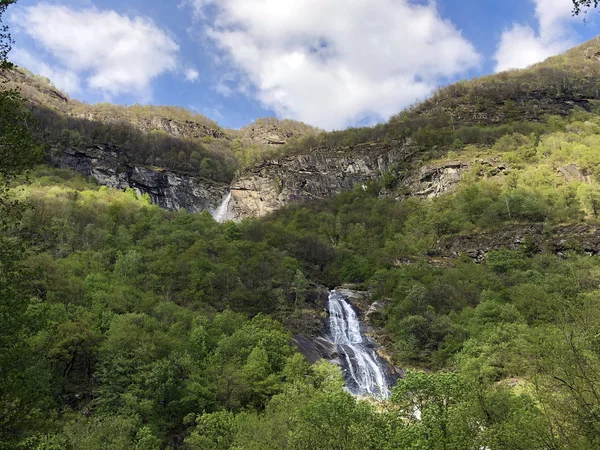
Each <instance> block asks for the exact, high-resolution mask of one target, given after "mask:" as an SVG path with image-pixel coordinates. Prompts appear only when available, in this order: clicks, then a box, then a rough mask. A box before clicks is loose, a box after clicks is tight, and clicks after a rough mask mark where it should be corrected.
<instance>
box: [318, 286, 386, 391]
mask: <svg viewBox="0 0 600 450" xmlns="http://www.w3.org/2000/svg"><path fill="white" fill-rule="evenodd" d="M329 324H330V333H331V338H332V340H333V343H334V344H337V346H338V350H339V352H340V355H341V359H342V361H341V362H342V365H343V366H344V372H345V373H344V376H345V378H346V384H347V387H348V390H349V391H350V392H352V393H353V394H355V395H373V396H375V397H379V398H387V397H389V395H390V390H389V386H388V382H387V376H386V374H385V372H384V370H383V365H382V364H381V360H380V358H379V357H378V356H377V353H376V352H375V350H374V349H373V348H372V346H371V345H370V343H369V342H368V341H367V340H366V338H365V337H364V336H363V334H362V333H361V331H360V321H359V320H358V317H357V315H356V312H355V311H354V309H353V308H352V306H351V305H350V304H349V303H348V302H347V301H346V298H345V297H344V296H343V295H342V294H341V293H339V292H337V291H331V293H330V294H329Z"/></svg>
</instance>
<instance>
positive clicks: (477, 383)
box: [0, 40, 600, 450]
mask: <svg viewBox="0 0 600 450" xmlns="http://www.w3.org/2000/svg"><path fill="white" fill-rule="evenodd" d="M598 54H600V47H599V45H598V43H597V42H596V41H595V40H594V41H590V42H588V43H586V44H584V45H583V46H581V47H578V48H576V49H573V50H571V51H569V52H567V53H565V54H564V55H561V56H559V57H556V58H551V59H549V60H548V61H546V62H544V63H542V64H539V65H536V66H533V67H531V68H529V69H526V70H521V71H513V72H509V73H504V74H497V75H492V76H489V77H483V78H481V79H476V80H471V81H464V82H460V83H457V84H455V85H452V86H449V87H447V88H443V89H440V90H439V91H438V92H437V93H435V94H434V95H433V96H432V97H431V98H430V99H429V100H427V101H425V102H423V103H420V104H419V105H415V106H414V107H412V108H409V109H407V110H406V111H403V112H401V113H400V114H398V115H397V116H395V117H393V118H392V119H391V120H390V121H389V122H388V123H385V124H380V125H377V126H375V127H367V128H359V129H348V130H344V131H339V132H331V133H326V132H321V131H320V130H314V129H312V128H310V127H306V126H305V125H302V124H298V123H294V122H288V121H278V120H275V119H263V120H261V121H257V122H256V123H254V124H251V125H249V126H248V127H246V128H243V129H241V130H225V129H220V128H218V127H217V126H216V125H214V124H212V123H211V122H210V121H208V120H207V119H205V118H202V117H200V116H195V115H193V114H191V113H187V112H185V111H180V110H177V109H172V108H166V109H165V108H156V107H138V106H136V107H130V108H122V107H111V106H108V105H96V106H90V105H83V104H81V105H80V104H79V103H77V102H75V101H73V100H70V99H69V98H68V97H67V96H65V95H64V94H63V93H61V92H60V91H57V90H56V89H54V88H53V87H52V86H50V85H49V84H48V83H47V82H46V81H44V80H39V79H37V78H35V77H33V76H31V75H28V74H26V73H24V72H11V73H6V72H5V73H4V75H3V76H4V77H5V79H6V80H8V83H7V85H11V83H12V86H18V87H19V88H20V89H21V90H22V92H23V93H24V95H27V96H28V98H29V99H30V104H29V107H30V108H31V114H32V115H34V116H36V117H37V118H38V119H39V123H40V125H41V127H40V129H39V130H33V132H37V134H38V136H37V138H39V139H41V140H42V142H43V143H44V144H45V145H44V147H45V150H46V154H47V161H46V163H47V164H46V165H41V166H37V167H31V166H33V163H34V162H37V160H35V156H36V146H35V145H32V141H33V140H32V139H30V138H31V137H32V136H31V133H32V130H31V129H30V127H29V125H30V124H31V123H32V121H31V120H30V119H31V117H30V116H29V115H28V114H27V111H26V110H24V108H22V107H21V106H20V103H18V102H17V103H15V102H14V101H13V100H14V99H13V100H11V102H12V103H11V102H9V101H7V100H6V98H5V96H2V95H0V106H4V107H3V108H0V113H1V114H2V118H3V119H6V120H3V121H0V130H9V131H10V130H17V131H18V133H12V134H11V133H6V132H5V133H3V134H2V136H1V137H2V138H3V140H0V150H2V151H4V152H5V154H8V155H11V153H10V152H11V150H12V149H13V147H11V145H13V144H20V145H17V147H16V148H19V149H20V153H23V155H21V154H19V156H20V157H21V158H19V160H18V161H17V162H18V164H12V165H11V163H12V160H10V161H9V160H8V159H6V160H2V161H0V170H3V171H4V172H3V173H6V174H9V175H11V177H7V178H3V179H2V185H1V186H2V188H1V189H0V212H1V213H2V220H0V249H1V252H0V317H1V318H2V325H3V326H2V327H0V367H1V370H0V391H2V395H1V396H0V449H4V448H6V449H14V448H27V449H28V448H33V449H37V450H42V449H55V448H57V449H63V448H64V449H79V448H85V449H90V450H101V449H105V448H110V449H113V448H114V449H129V448H138V449H152V450H159V449H167V448H172V449H177V450H194V449H227V450H232V449H236V450H237V449H244V450H257V449H261V450H262V449H280V448H288V449H298V450H299V449H308V448H310V449H315V450H317V449H330V448H337V449H340V450H363V449H368V448H371V449H382V450H392V449H398V448H418V449H450V448H452V449H481V448H486V449H490V450H503V449H533V450H573V449H575V450H584V449H585V450H587V449H596V448H600V426H599V424H600V416H599V411H600V401H599V398H600V396H599V395H598V393H599V392H600V377H599V375H598V374H599V373H600V337H599V336H600V288H599V286H600V258H598V255H600V232H599V230H600V152H598V148H600V116H599V115H598V109H597V104H598V92H597V89H596V86H597V80H598V77H597V75H596V74H597V68H598V64H600V61H599V60H598ZM36 99H37V100H36ZM40 99H43V103H42V100H40ZM15 105H16V106H15ZM11 108H12V109H11ZM113 108H114V112H112V109H113ZM76 111H79V112H76ZM81 111H84V112H85V113H84V114H83V115H81V114H82V113H81ZM115 117H116V118H118V120H114V118H115ZM15 136H16V138H15ZM11 139H12V140H11ZM14 140H16V141H17V142H13V141H14ZM284 141H285V143H283V144H282V142H284ZM6 143H8V144H9V145H6ZM28 152H32V155H29V153H28ZM12 155H13V156H14V151H13V153H12ZM28 156H31V157H30V158H29V159H28ZM28 161H29V164H27V163H28ZM26 166H27V167H29V168H30V170H29V172H27V173H25V174H21V175H19V174H17V173H16V172H18V169H19V168H25V167H26ZM57 166H58V167H57ZM7 168H8V169H7ZM82 175H85V176H82ZM98 184H101V185H102V186H98ZM146 194H147V195H146ZM217 203H219V208H218V214H217V213H214V215H215V216H218V217H219V218H224V219H227V218H232V217H233V218H236V219H237V218H243V219H244V220H240V221H227V220H225V223H218V222H217V221H216V220H214V219H213V218H212V217H211V216H210V215H209V214H207V213H202V212H201V211H203V210H207V209H209V210H215V207H216V204H217ZM213 212H214V211H213ZM322 359H324V360H326V361H321V360H322ZM327 361H329V362H331V363H333V364H330V363H329V362H327ZM390 391H391V392H390ZM390 393H391V395H389V394H390ZM365 395H366V396H367V397H366V398H365V397H364V396H365Z"/></svg>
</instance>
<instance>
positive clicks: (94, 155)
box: [53, 145, 228, 212]
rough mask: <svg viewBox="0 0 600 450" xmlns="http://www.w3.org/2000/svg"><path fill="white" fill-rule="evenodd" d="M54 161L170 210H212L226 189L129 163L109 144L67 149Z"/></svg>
mask: <svg viewBox="0 0 600 450" xmlns="http://www.w3.org/2000/svg"><path fill="white" fill-rule="evenodd" d="M53 162H54V163H55V164H57V165H58V166H59V167H61V168H69V169H73V170H75V171H77V172H79V173H81V174H82V175H84V176H87V177H91V178H93V179H95V180H96V182H97V183H98V184H100V185H102V186H108V187H111V188H115V189H127V188H132V189H135V191H136V192H137V193H138V194H140V195H142V194H148V195H149V196H150V198H151V199H152V202H153V203H154V204H156V205H158V206H160V207H161V208H165V209H168V210H171V211H177V210H179V209H185V210H187V211H189V212H200V211H204V210H208V211H211V212H212V211H214V210H215V209H216V208H217V206H218V205H219V203H220V202H221V200H222V198H223V194H224V192H226V190H227V188H228V186H227V185H226V184H223V183H217V182H215V181H212V180H206V179H202V178H199V177H194V176H192V175H186V174H180V173H175V172H171V171H169V170H161V169H157V168H148V167H143V166H138V165H132V164H129V163H128V161H127V159H126V157H125V155H124V153H123V152H122V151H121V150H120V149H119V148H117V147H114V146H111V145H96V146H94V147H90V148H87V149H85V150H72V149H66V150H64V151H63V152H62V153H60V154H59V155H58V156H54V158H53Z"/></svg>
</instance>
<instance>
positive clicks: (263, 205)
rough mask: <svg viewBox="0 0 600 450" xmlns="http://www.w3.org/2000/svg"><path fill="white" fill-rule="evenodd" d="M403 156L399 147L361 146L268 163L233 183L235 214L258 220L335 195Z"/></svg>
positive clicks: (378, 173) (390, 166) (379, 173)
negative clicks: (290, 206)
mask: <svg viewBox="0 0 600 450" xmlns="http://www.w3.org/2000/svg"><path fill="white" fill-rule="evenodd" d="M405 157H406V152H405V148H404V147H403V146H400V145H397V146H393V145H392V146H390V145H388V146H383V145H381V146H379V145H375V146H373V145H363V146H357V147H354V148H349V149H344V150H339V151H331V150H329V151H323V150H320V151H319V150H317V151H315V152H314V153H312V154H301V155H293V156H286V157H282V158H278V159H273V160H268V161H264V162H262V163H260V164H258V165H256V166H254V167H252V168H250V169H248V170H246V171H245V172H243V173H242V174H241V175H240V176H238V177H237V178H236V179H235V180H234V181H233V183H232V185H231V192H232V195H233V206H232V208H233V215H234V217H236V218H243V217H259V216H263V215H265V214H268V213H270V212H273V211H275V210H277V209H279V208H281V207H282V206H285V205H287V204H290V203H292V202H297V201H303V200H315V199H322V198H326V197H331V196H334V195H336V194H339V193H340V192H343V191H347V190H350V189H352V188H353V187H354V186H357V185H364V184H365V183H366V182H368V181H370V180H376V179H378V178H380V177H381V176H382V175H383V173H385V172H386V171H388V170H393V169H394V167H395V166H396V165H397V164H398V163H399V162H401V161H403V160H404V159H405Z"/></svg>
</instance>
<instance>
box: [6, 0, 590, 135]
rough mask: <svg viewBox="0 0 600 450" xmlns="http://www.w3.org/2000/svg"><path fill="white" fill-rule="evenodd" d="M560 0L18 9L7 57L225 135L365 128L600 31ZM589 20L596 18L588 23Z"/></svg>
mask: <svg viewBox="0 0 600 450" xmlns="http://www.w3.org/2000/svg"><path fill="white" fill-rule="evenodd" d="M571 9H572V3H571V0H437V1H422V0H421V1H417V0H413V1H408V0H128V1H123V0H95V1H94V0H46V1H42V2H40V1H37V0H19V2H18V3H17V5H15V6H12V7H11V8H9V10H8V12H7V14H6V15H7V17H6V19H7V20H6V22H7V23H8V24H9V25H10V26H11V28H12V30H13V35H14V37H15V38H16V40H17V44H16V46H15V47H14V50H13V52H12V53H11V55H10V57H11V59H12V60H13V61H14V62H16V63H17V64H19V65H21V66H24V67H27V68H28V69H30V70H31V71H33V72H35V73H38V74H41V75H44V76H46V77H48V78H50V79H51V80H52V81H53V82H54V84H55V85H56V86H57V87H59V88H61V89H63V90H64V91H66V92H67V93H69V94H70V95H71V96H72V97H74V98H78V99H81V100H85V101H88V102H90V103H94V102H99V101H110V102H113V103H123V104H131V103H153V104H169V105H180V106H184V107H186V108H189V109H193V110H195V111H197V112H200V113H202V114H205V115H207V116H209V117H210V118H212V119H214V120H216V121H217V122H219V123H220V124H221V125H223V126H229V127H234V128H237V127H240V126H242V125H245V124H248V123H249V122H252V121H253V120H255V119H256V118H258V117H265V116H278V117H286V118H292V119H297V120H301V121H304V122H306V123H310V124H312V125H316V126H319V127H321V128H324V129H342V128H346V127H347V126H354V125H364V124H373V123H376V122H379V121H385V120H386V119H387V118H389V116H391V115H392V114H395V113H397V112H398V111H400V110H401V109H402V108H403V107H405V106H408V105H410V104H412V103H414V102H415V101H418V100H422V99H423V98H425V97H426V96H427V95H428V94H429V93H430V92H431V91H432V89H435V88H436V87H438V86H441V85H444V84H448V83H450V82H452V81H455V80H458V79H461V78H465V77H467V78H471V77H473V76H478V75H483V74H487V73H492V72H497V71H501V70H506V69H510V68H521V67H526V66H528V65H530V64H533V63H535V62H538V61H541V60H543V59H545V58H546V57H548V56H552V55H555V54H558V53H560V52H562V51H564V50H566V49H568V48H569V47H571V46H573V45H576V44H579V43H581V42H584V41H585V40H587V39H590V38H591V37H593V36H595V35H596V34H597V33H598V27H597V24H599V23H600V20H599V19H600V15H598V13H597V12H590V13H589V14H588V16H587V19H586V21H585V23H584V20H583V18H582V17H576V18H573V17H572V16H571ZM597 16H598V17H597Z"/></svg>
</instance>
